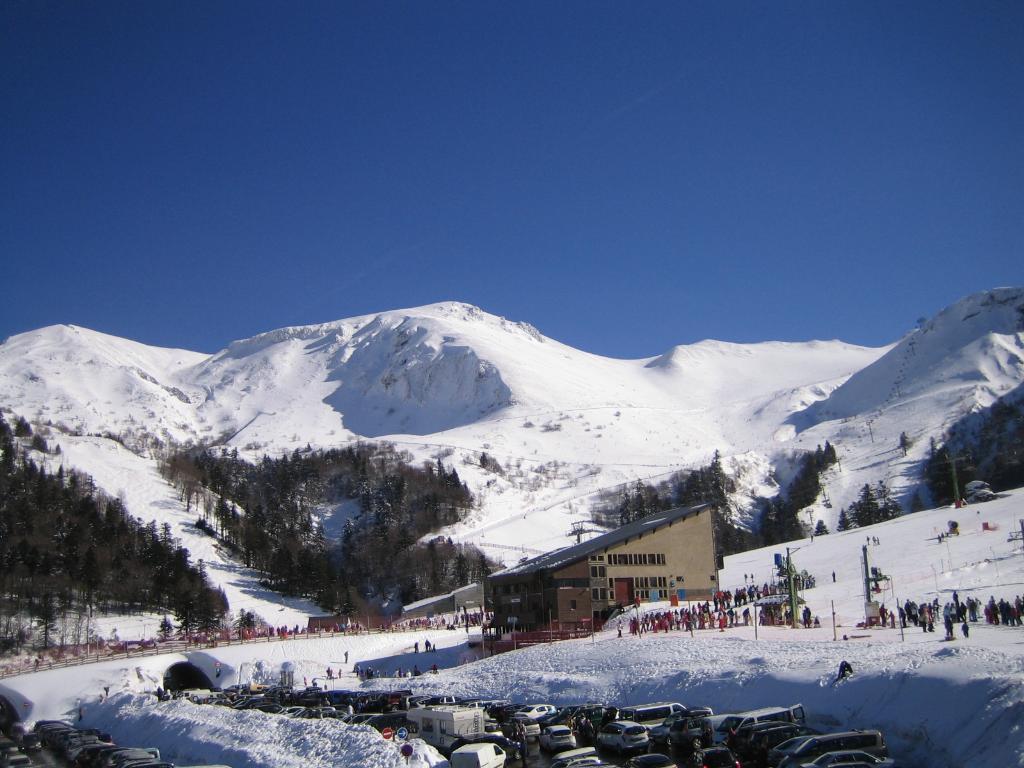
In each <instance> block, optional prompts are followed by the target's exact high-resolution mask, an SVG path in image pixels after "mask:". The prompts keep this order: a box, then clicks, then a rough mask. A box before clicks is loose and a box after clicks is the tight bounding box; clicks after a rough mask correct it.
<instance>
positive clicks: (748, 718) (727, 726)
mask: <svg viewBox="0 0 1024 768" xmlns="http://www.w3.org/2000/svg"><path fill="white" fill-rule="evenodd" d="M805 720H806V715H805V713H804V708H803V706H802V705H801V704H794V705H793V706H791V707H762V708H761V709H753V710H750V711H749V712H740V713H739V714H736V715H729V716H728V717H727V718H725V720H723V721H722V722H721V724H720V725H719V726H718V728H717V729H716V734H715V737H714V738H715V742H716V743H724V742H726V741H728V740H729V739H730V737H731V736H732V735H735V733H736V732H737V731H738V730H739V729H740V728H743V727H746V726H750V725H755V724H757V723H764V722H780V723H803V722H804V721H805Z"/></svg>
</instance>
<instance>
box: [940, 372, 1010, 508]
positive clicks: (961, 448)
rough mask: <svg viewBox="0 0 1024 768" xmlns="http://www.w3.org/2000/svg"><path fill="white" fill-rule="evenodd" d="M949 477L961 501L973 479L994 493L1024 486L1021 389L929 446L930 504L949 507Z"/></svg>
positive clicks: (961, 422)
mask: <svg viewBox="0 0 1024 768" xmlns="http://www.w3.org/2000/svg"><path fill="white" fill-rule="evenodd" d="M954 478H956V483H957V491H958V492H959V494H960V495H961V496H963V488H964V485H966V484H967V483H969V482H971V481H972V480H984V481H985V482H987V483H988V484H989V485H990V486H991V487H992V490H994V491H1002V490H1007V489H1010V488H1019V487H1020V486H1022V485H1024V385H1021V386H1019V387H1017V388H1016V389H1014V390H1013V391H1012V392H1010V393H1009V394H1007V395H1005V396H1004V397H1002V398H1000V399H999V400H997V401H996V402H995V403H993V404H992V406H991V407H990V408H986V409H984V410H981V411H978V412H977V413H970V414H967V415H966V416H964V417H963V418H961V419H960V420H959V421H957V422H956V423H955V424H953V425H952V426H951V427H950V428H949V429H948V430H947V431H946V434H945V436H944V439H943V441H942V444H941V445H937V444H936V442H935V441H932V444H931V447H930V450H929V453H928V460H927V461H926V463H925V479H926V481H927V484H928V490H929V492H930V493H931V496H932V501H933V502H934V503H935V504H950V503H952V502H953V482H954Z"/></svg>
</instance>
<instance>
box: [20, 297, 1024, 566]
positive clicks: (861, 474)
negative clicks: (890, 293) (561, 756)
mask: <svg viewBox="0 0 1024 768" xmlns="http://www.w3.org/2000/svg"><path fill="white" fill-rule="evenodd" d="M1022 307H1024V291H1022V290H1021V289H1018V288H1002V289H994V290H993V291H986V292H982V293H979V294H974V295H973V296H969V297H966V298H964V299H962V300H961V301H959V302H957V303H955V304H954V305H951V306H950V307H947V308H946V309H945V310H943V311H942V312H940V313H939V314H938V315H936V317H935V318H933V319H932V320H930V321H928V322H926V323H923V324H922V326H921V327H919V328H918V329H917V330H915V331H913V332H911V333H910V334H908V335H907V336H905V337H904V338H903V339H901V340H899V341H897V342H895V343H894V344H892V345H887V346H884V347H877V348H871V347H861V346H858V345H854V344H849V343H847V342H843V341H839V340H832V341H823V340H813V341H807V342H778V341H766V342H760V343H755V344H738V343H734V342H723V341H716V340H704V341H701V342H697V343H695V344H691V345H677V346H674V347H672V348H670V349H669V350H666V351H665V352H664V353H662V354H661V355H656V356H653V357H646V358H637V359H616V358H604V357H601V356H599V355H595V354H593V353H590V352H586V351H582V350H576V349H574V348H572V347H570V346H568V345H565V344H563V343H561V342H558V341H556V340H554V339H550V338H547V337H545V336H543V335H542V334H540V333H539V331H537V329H536V328H534V327H533V326H532V325H530V324H529V323H523V322H515V321H510V320H507V319H505V318H501V317H498V316H496V315H491V314H489V313H487V312H485V311H483V310H481V309H479V308H478V307H474V306H472V305H469V304H464V303H461V302H440V303H437V304H432V305H426V306H425V307H419V308H411V309H404V310H392V311H387V312H380V313H374V314H368V315H362V316H358V317H354V318H346V319H341V320H337V321H332V322H328V323H319V324H314V325H308V326H290V327H287V328H281V329H275V330H272V331H267V332H265V333H261V334H257V335H255V336H252V337H249V338H248V339H240V340H238V341H235V342H232V343H231V344H229V345H227V346H226V347H225V348H224V349H222V350H219V351H218V352H215V353H212V354H204V353H196V352H189V351H187V350H173V349H164V348H154V347H148V346H146V345H142V344H139V343H137V342H132V341H130V340H124V339H118V338H117V337H112V336H108V335H106V334H101V333H99V332H94V331H89V330H88V329H79V328H77V327H75V326H50V327H48V328H45V329H39V330H38V331H30V332H27V333H25V334H19V335H18V336H14V337H11V338H10V339H8V340H7V341H5V342H4V343H3V344H0V402H2V403H3V404H4V406H5V407H7V408H9V409H12V410H14V411H15V412H17V413H19V414H20V415H23V416H25V417H26V418H28V419H30V420H31V421H33V422H34V423H36V424H43V425H46V424H49V425H52V426H51V428H52V429H53V430H54V432H55V437H56V438H57V439H58V441H65V442H66V441H69V440H75V439H77V438H76V435H103V434H112V435H116V436H119V437H120V438H121V439H122V442H123V444H124V445H126V446H129V447H131V448H132V449H133V450H134V451H135V452H136V453H137V454H138V455H139V457H140V458H141V459H143V460H145V461H149V460H152V459H153V457H154V455H155V454H153V453H152V451H153V450H154V448H153V445H154V441H156V443H157V444H162V445H165V446H166V445H169V444H172V443H173V444H177V445H183V444H192V443H203V444H223V445H225V446H226V447H230V448H235V449H237V450H239V451H240V452H241V453H242V454H244V455H247V456H249V457H251V458H253V459H255V458H258V457H259V456H260V455H262V454H263V453H270V454H275V455H279V454H281V453H284V452H288V451H293V450H296V449H300V448H304V447H305V446H307V445H310V446H313V447H323V448H330V447H337V446H343V445H346V444H349V443H351V442H355V441H358V440H364V439H381V440H386V441H388V442H392V443H394V444H395V445H396V446H398V447H399V448H401V449H402V450H405V451H407V452H409V453H410V455H411V456H412V458H413V459H414V460H423V461H433V460H436V459H437V458H443V459H444V460H445V461H447V462H450V463H452V464H453V465H457V466H458V469H459V473H460V475H461V476H462V477H463V478H464V479H465V480H466V482H467V483H468V485H469V486H470V487H471V489H472V490H473V491H474V493H475V494H476V496H477V498H478V510H477V511H476V512H474V514H473V515H471V517H470V519H468V520H467V521H465V522H463V523H461V524H459V525H458V526H454V527H453V528H451V529H450V530H447V531H444V532H443V533H444V534H446V535H449V536H451V537H452V538H454V539H455V540H464V541H472V542H473V543H478V544H482V545H483V546H485V547H486V546H489V545H491V544H493V545H494V546H493V549H494V550H495V552H494V554H496V555H499V556H501V557H504V558H508V557H511V556H512V555H508V554H503V553H502V552H501V551H500V547H501V546H503V547H507V546H509V545H510V544H511V545H513V546H522V547H524V548H526V549H551V548H554V547H556V546H560V545H561V544H564V543H566V542H567V541H568V536H567V531H568V528H569V527H570V524H571V523H572V522H573V521H577V520H580V519H585V518H586V517H587V510H588V506H589V504H590V503H591V501H592V500H593V499H594V498H596V497H597V496H598V495H599V494H601V493H602V492H607V490H608V489H609V488H612V489H614V488H616V487H619V486H624V485H628V484H629V483H631V482H634V481H635V480H638V479H645V480H646V479H650V478H653V477H663V476H667V475H668V474H671V473H672V472H674V471H678V470H680V469H685V468H693V467H697V466H701V465H704V464H706V463H707V461H708V460H709V459H710V457H711V456H712V455H713V454H714V453H715V452H716V451H718V452H720V453H721V455H722V456H723V457H724V458H726V459H729V460H728V461H727V462H726V466H727V467H732V468H733V471H735V472H736V474H737V475H738V481H739V482H738V485H739V490H738V492H737V495H736V499H735V506H736V512H737V516H738V518H737V519H739V520H743V521H746V522H747V523H748V524H753V523H754V521H753V519H752V508H753V504H754V500H755V499H756V497H757V496H759V495H760V496H763V495H766V494H767V495H771V494H772V493H774V492H777V490H778V484H777V482H776V480H775V479H774V477H773V475H774V473H775V471H776V467H778V468H779V469H780V470H781V471H783V472H784V471H785V467H786V466H788V465H789V462H790V459H791V458H792V456H793V455H795V454H799V453H801V452H804V451H811V450H814V448H815V446H816V445H821V444H823V443H824V442H825V441H826V440H828V441H830V442H831V443H832V444H833V445H836V446H837V448H838V450H839V456H840V468H837V469H836V470H830V471H829V473H827V474H826V477H824V478H823V483H824V485H825V488H826V493H825V495H824V497H823V498H822V499H820V500H819V503H817V504H816V505H814V507H813V508H811V509H809V510H808V511H809V515H808V517H809V520H810V521H811V522H814V521H816V520H818V519H820V520H824V521H825V522H826V524H828V525H829V527H834V523H835V516H836V514H838V509H839V507H840V506H841V505H843V504H847V503H849V501H851V500H852V499H854V498H855V497H856V493H857V491H858V489H859V488H860V487H861V486H862V485H863V484H864V483H871V484H874V483H876V482H878V481H884V482H886V483H888V484H890V485H891V486H892V487H893V491H894V493H895V494H896V495H897V497H902V498H904V500H905V501H906V500H907V499H909V496H910V495H911V494H912V493H913V492H914V491H915V490H916V485H917V483H918V480H919V478H918V475H919V467H920V462H921V461H922V458H923V456H924V451H925V449H926V447H927V445H928V442H929V438H935V439H941V435H942V430H943V429H944V427H945V426H946V425H948V424H949V423H951V422H952V421H953V420H955V419H956V418H958V417H959V416H961V415H962V414H963V412H965V410H970V409H971V408H983V407H986V404H991V402H993V401H994V399H996V398H998V397H1000V396H1001V395H1002V394H1005V392H1008V391H1010V389H1012V388H1013V386H1016V385H1018V384H1020V383H1021V382H1022V381H1024V365H1022V364H1021V358H1022V355H1021V354H1020V350H1021V349H1024V337H1022V334H1021V330H1020V329H1021V327H1022V326H1021V322H1022V320H1021V319H1022V318H1024V309H1022ZM965 323H966V325H964V324H965ZM925 328H927V330H924V329H925ZM54 329H58V330H54ZM965 329H966V330H965ZM915 338H916V339H917V341H916V342H914V344H915V347H914V348H915V349H916V350H918V351H916V352H915V353H914V354H910V353H908V352H907V349H908V348H910V346H909V345H910V344H911V342H912V341H914V339H915ZM925 362H927V364H925ZM936 371H938V372H939V373H940V374H942V373H949V374H950V376H948V377H946V378H937V377H936ZM953 374H956V375H953ZM895 382H899V383H900V387H899V391H898V392H897V391H896V390H895V388H894V383H895ZM903 432H906V433H908V434H909V435H910V436H911V437H912V438H913V441H914V445H913V447H912V448H911V449H910V450H909V452H908V454H907V455H906V456H903V455H901V452H898V444H899V437H900V434H901V433H903ZM150 437H151V438H152V439H149V438H150ZM126 438H127V439H126ZM883 447H884V450H883ZM147 451H148V453H147ZM108 453H109V452H99V451H91V452H90V451H86V450H81V449H79V450H75V451H72V454H73V455H74V456H75V457H76V461H77V462H79V463H80V464H81V466H80V468H81V469H83V470H85V471H90V467H89V466H88V464H89V462H90V461H92V460H93V458H91V457H93V456H94V455H95V461H96V462H99V463H102V462H103V461H105V460H107V459H105V458H103V457H104V456H105V455H107V454H108ZM485 453H486V454H487V455H488V457H490V459H491V460H492V462H497V465H496V466H497V468H498V469H495V465H494V464H493V463H492V464H490V465H488V466H483V463H484V462H482V460H481V457H482V454H485ZM99 474H100V475H101V476H109V475H110V473H109V472H107V473H105V472H102V471H101V472H99ZM116 476H120V475H116ZM108 490H110V491H111V492H112V493H115V494H116V493H117V491H118V489H117V488H112V489H108ZM905 506H906V504H905ZM136 514H139V513H138V512H137V513H136ZM330 514H331V512H330V511H329V510H328V511H325V515H327V516H329V515H330ZM143 516H145V515H143Z"/></svg>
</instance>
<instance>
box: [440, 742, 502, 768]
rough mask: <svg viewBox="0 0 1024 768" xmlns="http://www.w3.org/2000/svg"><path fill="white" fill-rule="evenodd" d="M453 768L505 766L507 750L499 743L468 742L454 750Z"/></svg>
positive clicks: (496, 767) (494, 767)
mask: <svg viewBox="0 0 1024 768" xmlns="http://www.w3.org/2000/svg"><path fill="white" fill-rule="evenodd" d="M448 762H450V763H451V766H452V768H504V766H505V750H503V749H502V748H501V747H499V746H498V745H497V744H467V745H466V746H464V747H459V748H458V749H456V750H455V751H454V752H452V756H451V759H450V760H449V761H448Z"/></svg>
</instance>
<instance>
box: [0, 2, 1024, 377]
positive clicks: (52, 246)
mask: <svg viewBox="0 0 1024 768" xmlns="http://www.w3.org/2000/svg"><path fill="white" fill-rule="evenodd" d="M0 105H2V107H0V109H2V112H0V115H2V117H0V178H2V180H3V184H2V187H0V190H2V191H0V195H2V198H0V199H2V205H0V258H2V264H3V271H2V274H3V282H2V285H3V287H4V290H3V298H2V300H0V337H3V336H6V335H10V334H13V333H18V332H21V331H25V330H30V329H33V328H37V327H40V326H43V325H49V324H53V323H73V324H76V325H83V326H87V327H90V328H94V329H96V330H100V331H105V332H108V333H113V334H117V335H120V336H125V337H129V338H133V339H136V340H139V341H143V342H146V343H152V344H160V345H164V346H178V347H185V348H189V349H195V350H199V351H208V352H213V351H216V350H217V349H219V348H221V347H222V346H223V345H225V344H226V343H227V342H229V341H230V340H233V339H236V338H242V337H246V336H250V335H254V334H256V333H259V332H262V331H266V330H270V329H273V328H277V327H280V326H283V325H294V324H307V323H314V322H322V321H327V320H335V319H339V318H343V317H349V316H352V315H358V314H365V313H370V312H375V311H380V310H386V309H396V308H401V307H409V306H417V305H421V304H427V303H431V302H435V301H443V300H450V299H452V300H460V301H466V302H470V303H473V304H477V305H479V306H481V307H483V308H484V309H486V310H488V311H490V312H493V313H496V314H500V315H504V316H506V317H509V318H512V319H516V320H527V321H529V322H531V323H533V324H534V325H536V326H537V327H538V328H539V329H540V330H541V331H542V332H544V333H545V334H547V335H549V336H553V337H554V338H556V339H559V340H561V341H564V342H566V343H569V344H572V345H574V346H577V347H580V348H583V349H586V350H589V351H592V352H596V353H599V354H606V355H612V356H617V357H640V356H647V355H653V354H658V353H660V352H662V351H664V350H665V349H667V348H668V347H670V346H672V345H674V344H678V343H689V342H693V341H697V340H700V339H702V338H719V339H725V340H731V341H744V342H746V341H761V340H767V339H782V340H797V339H807V338H841V339H844V340H847V341H851V342H856V343H863V344H882V343H887V342H890V341H894V340H895V339H897V338H898V337H899V336H900V335H901V334H902V333H903V332H904V331H906V330H908V329H909V328H910V327H912V326H913V323H914V321H915V319H916V318H917V317H919V316H921V315H930V314H932V313H934V312H935V311H937V310H938V309H940V308H941V307H943V306H945V305H947V304H949V303H951V302H952V301H955V300H956V299H958V298H960V297H962V296H964V295H966V294H968V293H972V292H974V291H977V290H982V289H985V288H990V287H994V286H998V285H1020V284H1022V283H1024V3H1022V2H1019V1H1017V0H1008V1H1007V2H979V1H975V0H971V2H963V3H943V2H923V3H895V2H891V1H889V0H886V2H878V3H869V2H818V1H815V2H807V3H801V2H750V3H743V2H725V3H719V2H707V3H696V2H693V3H691V2H686V3H681V2H664V3H654V2H648V3H628V2H616V3H606V2H596V1H594V0H586V2H564V3H563V2H556V3H551V2H503V3H488V2H419V1H417V2H413V1H412V0H410V2H408V3H400V4H397V3H382V2H360V3H355V2H337V1H334V0H332V1H331V2H322V3H321V2H298V3H296V2H279V3H266V2H253V1H252V0H247V1H246V2H237V3H235V2H205V1H204V2H179V1H178V0H175V1H174V2H161V1H159V0H147V1H146V2H137V0H132V1H131V2H114V1H112V0H103V2H77V1H76V2H44V1H43V0H6V1H5V2H3V3H0Z"/></svg>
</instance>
